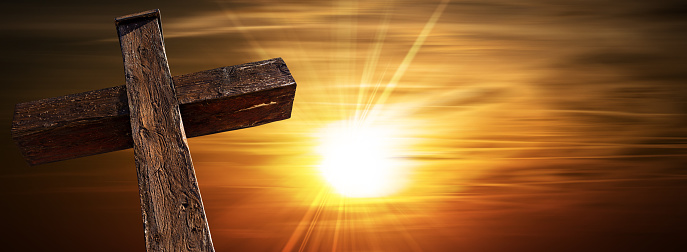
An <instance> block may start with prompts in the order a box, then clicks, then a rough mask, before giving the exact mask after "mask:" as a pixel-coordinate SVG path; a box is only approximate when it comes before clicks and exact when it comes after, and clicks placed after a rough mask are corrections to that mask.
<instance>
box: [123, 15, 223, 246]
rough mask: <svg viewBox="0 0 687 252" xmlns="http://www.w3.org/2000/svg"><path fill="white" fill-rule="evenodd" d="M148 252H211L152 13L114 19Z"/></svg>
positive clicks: (176, 106)
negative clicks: (122, 67)
mask: <svg viewBox="0 0 687 252" xmlns="http://www.w3.org/2000/svg"><path fill="white" fill-rule="evenodd" d="M115 24H116V26H117V31H118V33H119V43H120V45H121V48H122V55H123V57H124V71H125V74H126V89H127V97H128V99H129V111H130V120H131V132H132V137H133V140H134V155H135V161H136V171H137V173H138V186H139V194H140V196H141V210H142V214H143V223H144V227H145V240H146V248H147V250H148V251H214V248H213V246H212V239H211V238H210V229H209V227H208V224H207V220H206V217H205V211H204V209H203V202H202V201H201V197H200V190H199V189H198V183H197V182H196V176H195V171H194V169H193V163H192V161H191V153H190V152H189V148H188V144H187V142H186V135H185V133H184V126H183V124H182V121H181V115H180V113H179V103H178V101H177V98H176V96H175V91H174V84H173V82H172V75H171V74H170V71H169V66H168V65H167V56H166V55H165V48H164V41H163V38H162V29H161V28H160V27H161V26H160V13H159V11H158V10H152V11H148V12H143V13H138V14H133V15H128V16H124V17H120V18H117V19H115Z"/></svg>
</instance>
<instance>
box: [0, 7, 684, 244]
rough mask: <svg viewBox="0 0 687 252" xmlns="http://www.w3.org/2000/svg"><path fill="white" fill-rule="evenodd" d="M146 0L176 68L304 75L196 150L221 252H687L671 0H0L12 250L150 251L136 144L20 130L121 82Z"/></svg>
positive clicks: (6, 212)
mask: <svg viewBox="0 0 687 252" xmlns="http://www.w3.org/2000/svg"><path fill="white" fill-rule="evenodd" d="M150 9H160V12H161V16H162V19H161V20H162V29H163V33H164V38H165V46H166V53H167V58H168V61H169V66H170V69H171V73H172V75H181V74H186V73H192V72H197V71H202V70H208V69H213V68H218V67H223V66H231V65H238V64H242V63H248V62H253V61H259V60H265V59H270V58H276V57H281V58H283V59H284V61H285V62H286V64H287V65H288V67H289V69H290V71H291V74H292V75H293V77H294V79H295V80H296V82H297V84H298V88H297V91H296V98H295V102H294V106H293V112H292V115H291V118H290V119H287V120H284V121H278V122H274V123H270V124H266V125H262V126H259V127H254V128H248V129H241V130H236V131H229V132H224V133H219V134H214V135H208V136H203V137H197V138H191V139H189V140H188V142H189V146H190V149H191V155H192V158H193V163H194V166H195V170H196V176H197V179H198V183H199V186H200V190H201V193H202V197H203V202H204V205H205V210H206V214H207V218H208V222H209V226H210V231H211V234H212V239H213V242H214V245H215V249H216V250H217V251H413V252H417V251H687V49H686V48H687V42H686V41H687V32H685V31H687V18H686V17H687V4H685V3H684V1H669V0H654V1H640V0H626V1H610V0H595V1H587V0H580V1H543V0H541V1H540V0H531V1H505V0H485V1H456V0H452V1H445V0H432V1H411V0H403V1H401V0H396V1H394V0H381V1H276V0H275V1H272V0H250V1H223V0H219V1H170V0H167V1H146V2H145V3H143V1H131V0H120V1H73V0H68V1H31V0H27V1H12V2H10V1H4V2H2V3H0V31H1V32H2V39H0V76H2V80H1V82H0V83H1V84H2V91H1V92H0V97H1V99H0V104H1V106H0V128H2V129H4V131H3V133H2V134H0V136H2V141H0V148H1V151H2V153H3V154H2V155H3V156H2V157H3V158H2V162H3V164H2V165H0V167H2V168H1V169H0V198H1V199H2V208H1V210H0V214H2V216H3V224H2V228H1V230H2V231H0V232H2V234H1V235H0V237H2V241H3V242H2V243H3V245H2V246H3V247H4V248H10V249H9V250H7V251H144V250H145V241H144V235H143V225H142V219H141V210H140V205H139V196H138V186H137V184H138V182H137V177H136V168H135V166H134V160H133V151H132V150H131V149H129V150H124V151H117V152H112V153H107V154H101V155H95V156H90V157H84V158H78V159H73V160H67V161H61V162H56V163H50V164H43V165H38V166H29V165H27V164H26V162H25V161H24V160H23V158H22V156H21V154H20V152H19V149H18V148H17V147H16V146H15V144H14V142H13V141H12V139H11V135H10V125H11V120H12V114H13V109H14V104H16V103H21V102H27V101H32V100H37V99H43V98H49V97H55V96H62V95H67V94H72V93H78V92H84V91H89V90H94V89H101V88H106V87H111V86H117V85H123V84H124V69H123V64H122V56H121V51H120V48H119V42H118V38H117V32H116V30H115V25H114V18H115V17H118V16H123V15H126V14H131V13H136V12H140V11H145V10H150ZM333 153H334V154H333ZM382 168H383V169H382ZM375 172H376V173H375ZM345 178H351V179H352V180H344V181H342V180H341V179H345ZM361 181H363V182H365V183H367V182H370V181H371V182H370V183H371V189H369V190H373V191H366V190H368V189H365V188H362V187H354V189H345V188H344V189H342V188H341V186H342V185H343V186H344V187H345V185H346V184H347V183H348V184H349V185H350V183H353V184H355V183H363V182H361ZM355 188H357V189H360V190H363V191H355V190H357V189H355ZM346 190H348V191H346ZM351 190H354V191H351ZM374 190H376V191H374ZM346 195H348V196H355V197H348V196H346Z"/></svg>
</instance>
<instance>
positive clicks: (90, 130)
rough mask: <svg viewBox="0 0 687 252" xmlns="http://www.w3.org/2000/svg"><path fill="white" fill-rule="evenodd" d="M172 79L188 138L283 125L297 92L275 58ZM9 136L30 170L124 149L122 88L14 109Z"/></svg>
mask: <svg viewBox="0 0 687 252" xmlns="http://www.w3.org/2000/svg"><path fill="white" fill-rule="evenodd" d="M173 80H174V85H175V87H176V94H177V99H178V100H179V102H180V106H181V108H180V109H181V116H182V118H183V121H184V127H185V128H186V136H187V137H196V136H202V135H207V134H212V133H217V132H222V131H227V130H235V129H241V128H246V127H252V126H257V125H261V124H265V123H269V122H274V121H278V120H284V119H288V118H289V117H290V116H291V108H292V106H293V100H294V96H295V92H296V82H295V81H294V79H293V77H292V76H291V73H290V72H289V69H288V67H287V66H286V64H285V63H284V61H283V60H282V59H281V58H275V59H270V60H264V61H258V62H252V63H247V64H241V65H236V66H228V67H221V68H217V69H212V70H207V71H202V72H196V73H191V74H186V75H181V76H175V77H173ZM262 104H265V105H262ZM209 108H212V111H210V110H209ZM12 137H13V138H14V140H15V142H16V143H17V145H18V146H19V148H20V150H21V152H22V154H23V155H24V158H25V159H26V161H27V162H28V163H29V164H31V165H37V164H42V163H49V162H55V161H60V160H66V159H72V158H77V157H83V156H89V155H95V154H100V153H105V152H111V151H116V150H122V149H128V148H131V147H132V144H133V142H132V140H131V126H130V125H129V105H128V101H127V97H126V87H125V86H116V87H111V88H106V89H100V90H94V91H88V92H84V93H78V94H72V95H67V96H61V97H55V98H49V99H43V100H37V101H31V102H26V103H20V104H17V105H16V106H15V112H14V120H13V121H12Z"/></svg>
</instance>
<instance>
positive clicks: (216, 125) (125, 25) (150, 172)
mask: <svg viewBox="0 0 687 252" xmlns="http://www.w3.org/2000/svg"><path fill="white" fill-rule="evenodd" d="M115 24H116V26H117V31H118V34H119V42H120V45H121V48H122V55H123V57H124V69H125V74H126V85H125V86H118V87H112V88H106V89H101V90H94V91H89V92H85V93H79V94H72V95H67V96H61V97H55V98H49V99H43V100H37V101H31V102H26V103H20V104H17V105H16V107H15V112H14V119H13V121H12V138H13V139H14V140H15V142H16V143H17V145H18V146H19V148H20V149H21V152H22V155H23V156H24V158H25V159H26V160H27V162H28V163H29V164H31V165H36V164H42V163H48V162H54V161H60V160H65V159H71V158H76V157H82V156H88V155H94V154H98V153H104V152H110V151H115V150H121V149H127V148H131V147H133V148H134V156H135V162H136V172H137V173H138V187H139V194H140V198H141V211H142V214H143V223H144V227H145V240H146V248H147V250H148V251H214V248H213V246H212V239H211V238H210V230H209V227H208V224H207V219H206V217H205V211H204V209H203V203H202V201H201V197H200V191H199V190H198V184H197V182H196V176H195V171H194V169H193V163H192V162H191V154H190V152H189V148H188V144H187V142H186V137H195V136H201V135H207V134H212V133H217V132H222V131H227V130H234V129H240V128H246V127H253V126H257V125H261V124H265V123H269V122H273V121H278V120H283V119H287V118H289V117H290V116H291V108H292V106H293V99H294V96H295V93H296V82H295V81H294V79H293V77H292V76H291V74H290V73H289V70H288V68H287V67H286V64H285V63H284V61H282V59H281V58H276V59H270V60H265V61H259V62H253V63H247V64H243V65H237V66H230V67H222V68H217V69H213V70H207V71H202V72H197V73H192V74H187V75H181V76H175V77H172V76H171V74H170V71H169V67H168V65H167V56H166V55H165V49H164V42H163V38H162V28H161V26H160V12H159V10H152V11H147V12H142V13H137V14H132V15H127V16H123V17H119V18H116V19H115ZM182 118H183V122H182Z"/></svg>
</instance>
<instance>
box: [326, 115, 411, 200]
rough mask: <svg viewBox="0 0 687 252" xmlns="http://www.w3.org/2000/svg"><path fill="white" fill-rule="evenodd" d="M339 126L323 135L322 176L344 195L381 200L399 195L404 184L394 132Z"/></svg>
mask: <svg viewBox="0 0 687 252" xmlns="http://www.w3.org/2000/svg"><path fill="white" fill-rule="evenodd" d="M346 124H347V123H346V122H345V121H344V122H337V123H334V124H331V125H329V127H326V128H325V129H324V130H323V131H322V132H321V135H320V140H321V144H320V146H319V149H318V151H319V153H320V155H321V156H322V162H321V163H320V166H319V168H320V172H321V173H322V175H323V176H324V178H325V179H326V180H327V181H328V182H329V183H330V184H331V185H332V186H333V187H334V188H335V189H336V190H337V191H338V192H339V193H340V194H342V195H344V196H347V197H355V198H366V197H381V196H387V195H389V194H391V193H394V192H396V191H397V190H398V189H399V186H400V184H401V180H402V172H401V170H400V169H401V167H400V165H399V162H398V160H397V158H394V156H393V153H391V152H392V151H393V150H394V147H395V146H394V142H395V141H394V138H392V134H393V131H392V130H391V129H384V128H376V127H370V126H358V127H355V126H349V125H346Z"/></svg>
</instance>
